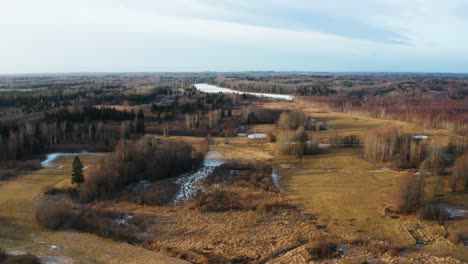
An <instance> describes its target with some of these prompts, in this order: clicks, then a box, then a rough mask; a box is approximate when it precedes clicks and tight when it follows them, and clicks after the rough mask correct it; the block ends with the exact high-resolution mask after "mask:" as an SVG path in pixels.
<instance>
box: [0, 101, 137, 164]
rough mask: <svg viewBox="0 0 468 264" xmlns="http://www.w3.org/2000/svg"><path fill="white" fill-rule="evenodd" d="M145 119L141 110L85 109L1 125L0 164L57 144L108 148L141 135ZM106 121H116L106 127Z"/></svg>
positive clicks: (56, 112) (54, 112)
mask: <svg viewBox="0 0 468 264" xmlns="http://www.w3.org/2000/svg"><path fill="white" fill-rule="evenodd" d="M144 118H145V117H144V114H143V111H142V110H141V109H140V110H139V111H138V112H137V114H135V113H133V112H128V111H119V110H115V109H112V108H96V107H92V106H85V107H82V108H79V107H78V108H75V109H74V110H72V111H70V110H69V109H68V108H62V109H60V110H58V111H53V112H49V113H46V115H45V117H44V118H43V119H41V120H38V121H30V122H21V123H20V122H17V123H14V122H8V123H2V122H0V161H1V160H22V159H26V158H28V157H30V156H32V155H39V154H40V153H41V152H42V150H43V149H44V147H46V146H54V145H57V144H70V143H81V144H85V143H93V144H95V143H101V144H104V146H110V145H112V144H114V142H116V141H118V140H119V139H121V138H127V139H128V138H130V137H131V135H132V134H140V135H141V134H144V132H145V123H144ZM120 120H122V121H120ZM107 121H115V122H114V123H111V124H107V123H106V122H107ZM119 121H120V122H119ZM116 122H118V123H116Z"/></svg>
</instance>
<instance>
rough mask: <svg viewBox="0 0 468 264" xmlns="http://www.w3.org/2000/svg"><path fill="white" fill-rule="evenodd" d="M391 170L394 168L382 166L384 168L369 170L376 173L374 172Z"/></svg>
mask: <svg viewBox="0 0 468 264" xmlns="http://www.w3.org/2000/svg"><path fill="white" fill-rule="evenodd" d="M391 171H392V170H391V169H389V168H387V167H382V168H380V169H378V170H370V171H369V172H370V173H374V172H391Z"/></svg>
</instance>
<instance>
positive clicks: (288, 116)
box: [278, 111, 309, 130]
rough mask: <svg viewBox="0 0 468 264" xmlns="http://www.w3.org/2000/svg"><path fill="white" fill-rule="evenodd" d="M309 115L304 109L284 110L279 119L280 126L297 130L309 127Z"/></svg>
mask: <svg viewBox="0 0 468 264" xmlns="http://www.w3.org/2000/svg"><path fill="white" fill-rule="evenodd" d="M308 121H309V116H307V115H306V114H305V113H304V112H303V111H292V112H283V113H281V115H280V116H279V119H278V128H279V129H281V130H296V129H298V128H299V127H301V126H302V127H307V125H308Z"/></svg>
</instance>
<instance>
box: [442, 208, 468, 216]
mask: <svg viewBox="0 0 468 264" xmlns="http://www.w3.org/2000/svg"><path fill="white" fill-rule="evenodd" d="M443 208H444V210H445V212H447V214H448V215H449V218H463V217H465V215H468V209H462V208H457V207H450V206H446V207H443Z"/></svg>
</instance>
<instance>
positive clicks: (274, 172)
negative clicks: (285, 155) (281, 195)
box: [271, 168, 281, 190]
mask: <svg viewBox="0 0 468 264" xmlns="http://www.w3.org/2000/svg"><path fill="white" fill-rule="evenodd" d="M271 179H272V180H273V184H274V185H275V186H276V188H278V189H280V190H281V186H280V183H279V177H278V171H277V170H276V169H275V168H273V169H272V170H271Z"/></svg>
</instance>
